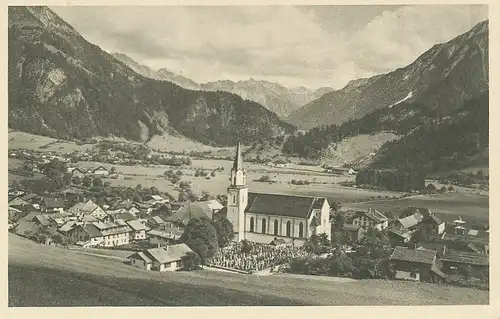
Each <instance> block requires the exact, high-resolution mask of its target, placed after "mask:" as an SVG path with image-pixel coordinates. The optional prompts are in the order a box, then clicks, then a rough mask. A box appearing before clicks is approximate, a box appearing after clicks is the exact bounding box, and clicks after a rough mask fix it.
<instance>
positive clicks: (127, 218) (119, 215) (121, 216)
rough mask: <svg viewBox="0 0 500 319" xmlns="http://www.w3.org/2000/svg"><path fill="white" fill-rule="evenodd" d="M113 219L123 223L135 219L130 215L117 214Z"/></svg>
mask: <svg viewBox="0 0 500 319" xmlns="http://www.w3.org/2000/svg"><path fill="white" fill-rule="evenodd" d="M115 219H123V220H124V221H129V220H135V219H137V217H135V216H134V215H132V214H131V213H128V212H127V213H118V214H116V215H115Z"/></svg>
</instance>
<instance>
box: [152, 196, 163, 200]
mask: <svg viewBox="0 0 500 319" xmlns="http://www.w3.org/2000/svg"><path fill="white" fill-rule="evenodd" d="M151 198H152V199H154V200H157V201H162V200H164V199H163V197H161V196H160V195H151Z"/></svg>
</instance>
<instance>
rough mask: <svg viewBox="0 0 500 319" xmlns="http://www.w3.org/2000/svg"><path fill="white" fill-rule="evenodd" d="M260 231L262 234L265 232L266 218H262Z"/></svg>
mask: <svg viewBox="0 0 500 319" xmlns="http://www.w3.org/2000/svg"><path fill="white" fill-rule="evenodd" d="M262 233H263V234H265V233H266V220H265V219H263V220H262Z"/></svg>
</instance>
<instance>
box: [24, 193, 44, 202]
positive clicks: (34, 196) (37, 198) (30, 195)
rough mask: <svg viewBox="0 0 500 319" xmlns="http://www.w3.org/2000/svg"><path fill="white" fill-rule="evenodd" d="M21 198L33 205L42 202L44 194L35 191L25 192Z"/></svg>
mask: <svg viewBox="0 0 500 319" xmlns="http://www.w3.org/2000/svg"><path fill="white" fill-rule="evenodd" d="M21 198H22V199H23V200H25V201H27V202H28V203H30V204H32V205H33V204H40V203H41V201H42V196H40V195H38V194H35V193H28V194H25V195H23V196H21Z"/></svg>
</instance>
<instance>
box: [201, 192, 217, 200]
mask: <svg viewBox="0 0 500 319" xmlns="http://www.w3.org/2000/svg"><path fill="white" fill-rule="evenodd" d="M213 198H214V197H213V196H212V194H210V193H209V192H207V191H203V192H201V197H200V200H201V201H207V200H211V199H213Z"/></svg>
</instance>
